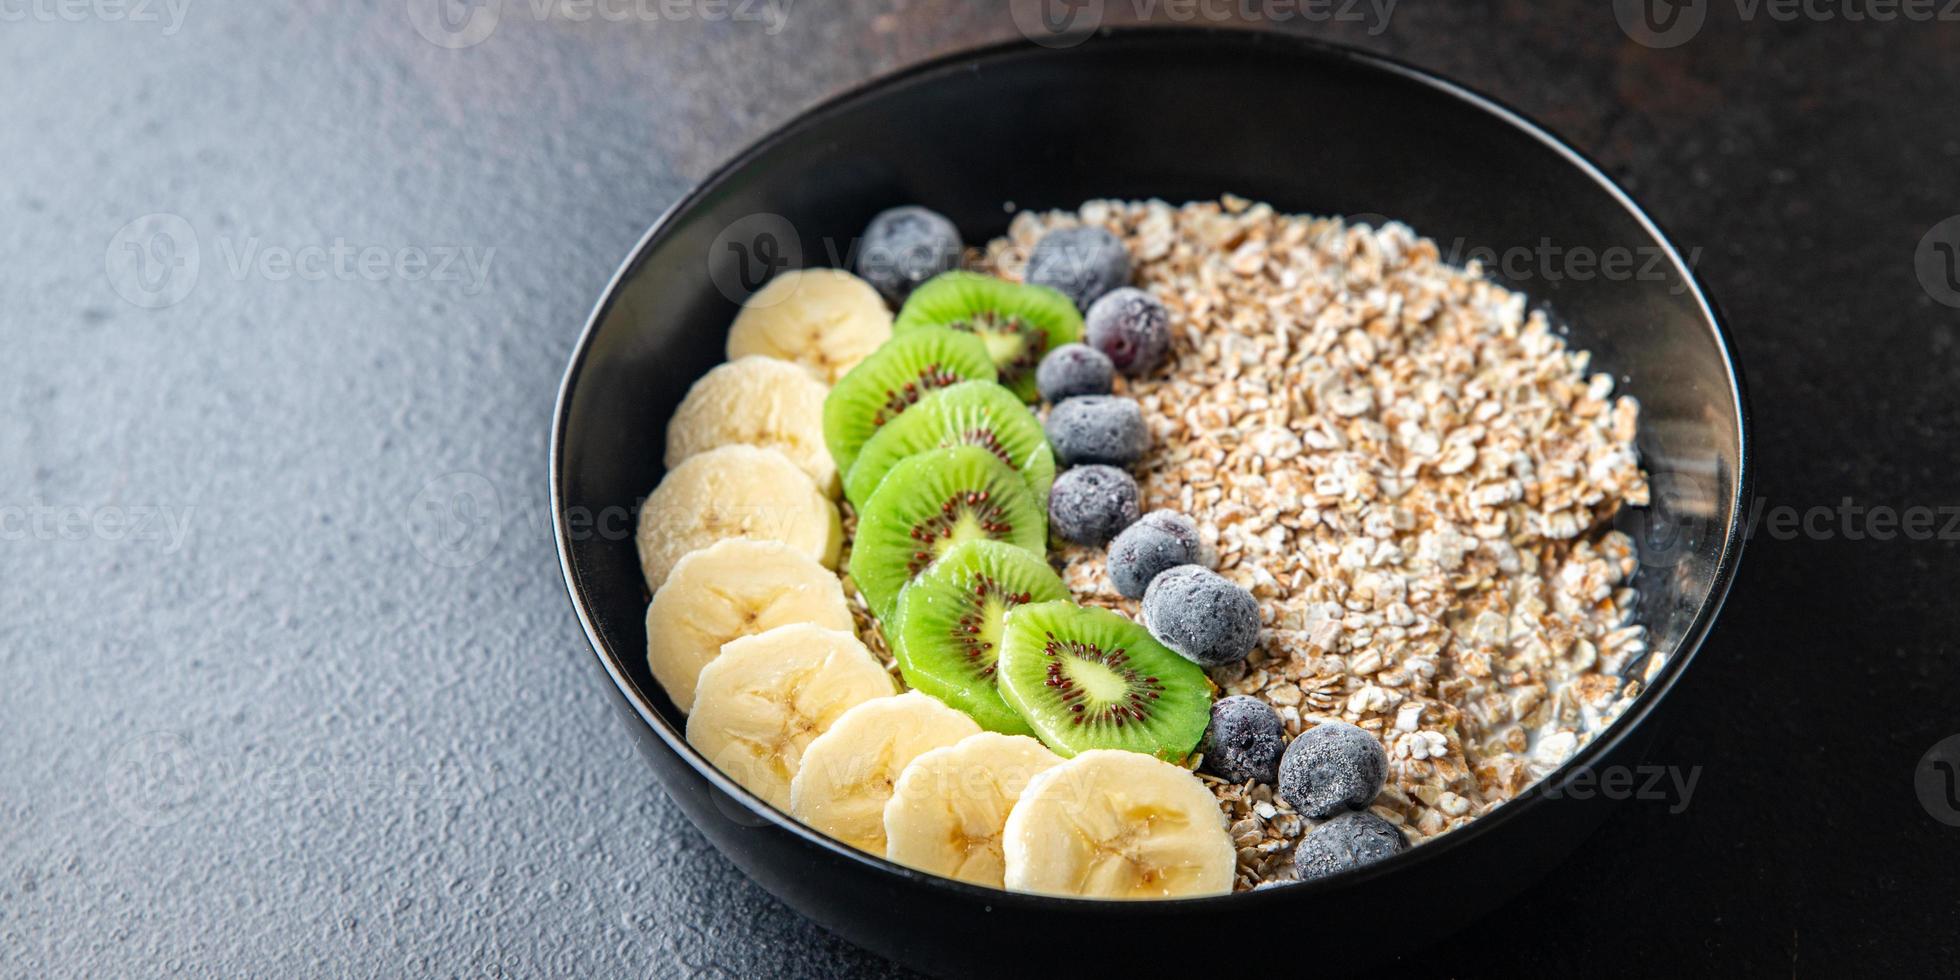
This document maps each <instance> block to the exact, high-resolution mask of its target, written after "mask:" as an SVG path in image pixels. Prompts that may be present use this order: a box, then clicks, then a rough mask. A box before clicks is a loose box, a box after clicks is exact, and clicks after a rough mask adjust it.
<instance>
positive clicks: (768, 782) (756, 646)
mask: <svg viewBox="0 0 1960 980" xmlns="http://www.w3.org/2000/svg"><path fill="white" fill-rule="evenodd" d="M891 693H892V679H891V675H890V674H887V673H885V668H884V665H883V664H880V663H879V662H878V658H876V657H874V656H872V655H871V651H869V650H867V649H865V648H864V644H862V643H859V642H858V639H857V637H855V636H852V635H851V634H849V633H847V632H844V631H842V630H827V629H823V628H822V627H818V626H812V625H809V624H807V623H801V624H797V625H793V626H778V627H776V628H775V629H772V630H770V631H768V632H766V633H757V634H756V635H754V636H744V637H741V638H740V639H736V640H732V641H730V642H729V643H728V645H726V646H724V647H722V648H721V656H719V657H716V658H715V659H714V660H713V661H711V662H709V664H708V665H707V666H706V667H703V668H701V678H700V683H699V685H698V686H697V687H696V689H695V694H694V713H693V714H690V715H688V716H687V741H688V744H690V745H693V746H694V747H695V748H696V749H699V750H700V752H701V754H702V755H705V756H707V757H708V761H710V762H713V763H714V764H715V766H716V767H717V768H719V769H720V770H721V771H722V772H725V773H727V774H728V776H729V778H730V779H733V780H735V781H736V782H738V783H741V784H742V785H743V786H745V787H747V788H748V790H749V791H750V792H752V793H754V794H755V795H757V796H760V797H762V798H763V799H764V800H766V801H768V803H769V804H770V805H771V806H774V807H775V808H777V809H779V810H785V809H788V808H789V797H790V794H789V787H790V780H791V779H792V778H793V777H795V775H796V770H797V767H798V765H799V764H800V763H801V761H802V760H803V758H804V755H805V753H806V750H807V749H808V747H809V745H810V743H811V741H812V740H814V739H816V738H817V737H818V736H819V735H821V734H822V733H823V732H824V731H825V730H826V729H828V728H830V727H831V726H832V725H833V724H834V723H836V721H837V719H838V718H840V717H842V716H843V715H844V714H845V713H846V712H848V711H849V710H850V709H851V708H852V707H854V706H856V705H859V704H862V703H864V702H866V701H871V700H874V699H886V698H889V697H890V696H891Z"/></svg>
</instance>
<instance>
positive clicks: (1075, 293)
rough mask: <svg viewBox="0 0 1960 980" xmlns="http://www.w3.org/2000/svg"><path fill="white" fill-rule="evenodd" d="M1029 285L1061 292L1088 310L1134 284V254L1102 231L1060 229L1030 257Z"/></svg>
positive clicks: (1038, 243)
mask: <svg viewBox="0 0 1960 980" xmlns="http://www.w3.org/2000/svg"><path fill="white" fill-rule="evenodd" d="M1027 281H1028V282H1031V283H1034V284H1035V285H1037V286H1047V287H1049V288H1051V289H1055V290H1059V291H1060V292H1061V294H1062V295H1064V296H1067V297H1068V298H1069V299H1070V300H1073V301H1074V302H1075V308H1076V309H1078V310H1086V309H1088V308H1089V304H1090V303H1093V302H1095V301H1096V300H1097V299H1098V298H1099V297H1101V296H1102V294H1104V293H1106V292H1109V291H1110V290H1112V289H1115V288H1116V287H1118V286H1121V285H1123V284H1124V283H1126V282H1129V281H1130V252H1129V250H1128V249H1126V248H1124V247H1123V242H1122V240H1121V239H1119V238H1117V237H1116V236H1115V235H1112V234H1110V233H1109V232H1107V231H1104V230H1103V229H1101V228H1088V227H1081V226H1077V227H1074V228H1057V229H1055V230H1054V231H1051V232H1049V233H1048V234H1046V235H1043V236H1041V240H1040V241H1038V242H1035V243H1034V251H1032V252H1029V253H1028V272H1027Z"/></svg>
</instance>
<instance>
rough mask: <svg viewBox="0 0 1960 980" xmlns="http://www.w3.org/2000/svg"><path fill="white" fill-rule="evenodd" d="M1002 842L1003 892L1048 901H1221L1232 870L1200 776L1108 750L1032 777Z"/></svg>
mask: <svg viewBox="0 0 1960 980" xmlns="http://www.w3.org/2000/svg"><path fill="white" fill-rule="evenodd" d="M1004 843H1005V846H1004V847H1003V848H1002V851H1003V854H1004V856H1005V858H1006V861H1007V872H1006V875H1005V880H1006V884H1007V887H1008V888H1011V889H1013V890H1015V891H1024V892H1039V893H1041V894H1045V895H1072V896H1079V897H1083V898H1186V897H1189V896H1193V895H1222V894H1224V893H1226V892H1229V891H1231V890H1232V874H1233V870H1234V865H1235V864H1236V858H1235V856H1234V851H1233V850H1232V840H1231V838H1230V837H1229V836H1227V834H1226V831H1225V816H1224V814H1222V813H1220V812H1219V810H1218V802H1217V801H1216V800H1215V799H1214V798H1213V797H1212V795H1211V791H1210V790H1207V789H1205V786H1204V784H1203V783H1202V782H1199V781H1198V777H1196V776H1193V775H1191V774H1190V773H1189V772H1186V771H1185V770H1183V769H1180V768H1178V767H1177V766H1174V765H1171V764H1170V763H1168V762H1162V761H1159V760H1157V759H1153V758H1151V757H1150V756H1147V755H1143V754H1141V753H1138V752H1123V751H1118V750H1113V749H1095V750H1091V751H1088V752H1084V753H1082V754H1081V755H1078V756H1076V757H1075V758H1073V759H1070V760H1069V761H1067V762H1064V763H1062V764H1061V765H1059V766H1056V767H1054V768H1053V769H1049V770H1048V771H1046V772H1044V773H1042V774H1040V775H1038V776H1036V777H1034V779H1033V780H1032V781H1030V782H1029V783H1028V786H1027V788H1026V789H1025V790H1023V791H1022V793H1021V801H1020V802H1019V803H1017V804H1015V805H1014V812H1013V813H1011V814H1009V815H1008V817H1007V830H1006V837H1005V842H1004Z"/></svg>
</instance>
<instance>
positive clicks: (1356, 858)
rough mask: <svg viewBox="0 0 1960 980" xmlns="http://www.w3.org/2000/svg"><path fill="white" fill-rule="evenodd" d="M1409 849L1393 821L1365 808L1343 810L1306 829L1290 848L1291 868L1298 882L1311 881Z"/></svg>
mask: <svg viewBox="0 0 1960 980" xmlns="http://www.w3.org/2000/svg"><path fill="white" fill-rule="evenodd" d="M1408 849H1409V839H1408V838H1407V837H1404V836H1402V830H1401V828H1399V827H1397V826H1395V825H1394V824H1392V823H1389V822H1388V821H1386V820H1383V819H1382V818H1380V817H1378V816H1375V815H1374V814H1372V813H1369V812H1368V811H1366V810H1363V811H1360V812H1358V813H1343V814H1341V815H1340V816H1338V817H1335V818H1334V819H1332V820H1329V821H1327V822H1326V823H1324V824H1321V825H1320V826H1318V827H1315V828H1314V829H1313V830H1311V831H1308V832H1307V836H1306V837H1305V838H1303V839H1302V840H1301V841H1300V843H1299V845H1298V846H1296V847H1294V848H1293V869H1294V871H1295V872H1297V873H1298V874H1299V876H1300V880H1301V881H1311V880H1313V879H1315V878H1325V877H1327V876H1328V875H1333V874H1339V873H1341V872H1343V871H1347V870H1349V869H1351V868H1359V867H1361V866H1362V865H1366V864H1373V863H1375V862H1376V861H1379V860H1381V859H1383V858H1385V857H1393V856H1394V855H1397V854H1400V853H1402V852H1403V851H1406V850H1408Z"/></svg>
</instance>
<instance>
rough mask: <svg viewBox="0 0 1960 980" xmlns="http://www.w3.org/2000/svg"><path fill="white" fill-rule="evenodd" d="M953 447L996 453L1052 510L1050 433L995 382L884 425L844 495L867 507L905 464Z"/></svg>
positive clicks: (938, 395)
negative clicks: (867, 500)
mask: <svg viewBox="0 0 1960 980" xmlns="http://www.w3.org/2000/svg"><path fill="white" fill-rule="evenodd" d="M948 446H979V447H980V448H982V449H985V450H987V451H988V452H990V453H993V454H994V455H995V456H997V457H999V458H1000V461H1001V462H1003V463H1006V464H1007V465H1009V466H1012V467H1013V468H1015V469H1016V470H1019V471H1020V473H1021V476H1022V478H1023V479H1025V480H1027V481H1028V489H1029V490H1032V491H1034V498H1035V502H1036V503H1038V504H1040V505H1041V506H1042V507H1043V508H1046V507H1047V506H1048V487H1049V485H1050V484H1052V483H1054V482H1055V451H1054V450H1052V449H1050V448H1049V447H1048V434H1047V433H1046V432H1044V431H1042V428H1041V420H1040V419H1037V418H1035V415H1034V413H1033V412H1030V411H1028V407H1027V406H1026V405H1023V404H1021V400H1020V399H1018V398H1015V397H1014V393H1013V392H1011V391H1008V390H1007V389H1006V388H1003V387H1001V386H1000V385H997V384H994V383H993V382H991V381H962V382H960V383H959V384H956V385H953V386H952V387H950V388H941V389H939V390H938V391H935V392H933V393H932V394H930V395H927V396H926V397H925V398H923V399H921V400H920V401H919V403H918V404H917V405H914V406H912V407H911V408H910V409H907V410H906V412H905V414H903V415H901V416H899V417H898V418H895V419H892V420H891V421H890V422H889V423H888V424H886V425H884V426H881V427H880V428H879V429H878V434H877V435H874V436H872V437H871V439H870V441H868V442H866V443H865V444H864V445H863V446H862V447H860V448H859V449H858V455H857V462H855V463H852V464H851V469H850V472H849V473H847V474H846V475H845V477H844V496H845V497H847V498H849V499H850V501H851V503H853V504H863V503H864V501H865V498H867V497H869V496H871V494H872V492H873V491H875V490H877V489H878V484H879V482H881V481H882V480H884V478H885V474H886V473H889V472H891V468H892V467H894V466H897V465H898V463H899V461H900V460H902V459H904V458H905V457H907V456H911V455H913V454H915V453H921V452H924V451H926V450H928V449H944V448H946V447H948Z"/></svg>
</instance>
